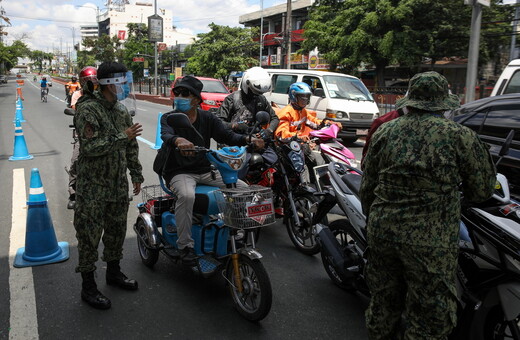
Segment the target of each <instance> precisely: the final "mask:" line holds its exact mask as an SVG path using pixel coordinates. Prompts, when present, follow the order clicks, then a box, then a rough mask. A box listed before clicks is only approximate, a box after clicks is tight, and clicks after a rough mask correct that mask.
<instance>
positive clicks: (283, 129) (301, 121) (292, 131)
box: [275, 104, 321, 138]
mask: <svg viewBox="0 0 520 340" xmlns="http://www.w3.org/2000/svg"><path fill="white" fill-rule="evenodd" d="M277 115H278V118H279V119H280V124H278V128H277V129H276V132H275V136H276V137H278V138H290V137H292V136H294V135H298V136H299V137H301V136H308V135H309V133H310V132H311V131H312V130H316V129H318V127H319V125H320V124H321V120H320V119H318V118H316V112H314V111H307V109H302V110H296V109H295V108H293V106H292V105H291V104H289V105H287V106H286V107H284V108H283V109H282V110H280V111H279V112H278V113H277Z"/></svg>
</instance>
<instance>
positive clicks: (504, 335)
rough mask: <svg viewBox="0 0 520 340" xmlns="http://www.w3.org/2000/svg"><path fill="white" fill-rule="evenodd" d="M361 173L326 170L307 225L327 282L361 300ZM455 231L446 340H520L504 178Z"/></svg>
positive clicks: (519, 253)
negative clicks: (453, 305) (453, 290)
mask: <svg viewBox="0 0 520 340" xmlns="http://www.w3.org/2000/svg"><path fill="white" fill-rule="evenodd" d="M512 138H513V134H512V133H510V134H509V136H508V138H507V139H506V143H504V145H503V147H502V149H501V150H500V153H499V155H500V159H499V161H498V162H500V160H501V159H502V157H503V156H504V155H506V154H507V151H508V149H509V145H510V144H511V140H512ZM498 162H497V164H498ZM353 172H357V174H355V173H353ZM360 175H362V173H361V171H359V170H357V169H355V168H352V167H350V166H348V165H346V164H343V163H335V162H332V163H330V164H329V165H328V171H327V172H322V173H321V178H320V181H321V182H322V183H323V186H324V187H325V188H327V189H326V190H325V191H324V193H323V194H321V195H322V197H321V201H320V203H319V205H318V211H317V212H316V214H315V216H314V220H313V223H314V224H315V226H316V232H317V234H318V236H317V240H318V242H319V243H320V244H321V246H322V250H321V257H322V261H323V265H324V267H325V271H326V272H327V274H328V275H329V277H330V279H331V280H332V281H333V282H334V283H335V284H336V285H337V286H339V287H340V288H342V289H345V290H350V291H356V290H357V291H359V292H361V293H363V294H365V295H367V296H368V295H369V291H368V288H367V286H366V282H365V277H364V267H365V264H366V260H365V258H364V252H365V250H366V249H367V239H366V217H365V216H364V214H363V212H362V210H361V203H360V200H359V197H358V194H359V187H360V184H361V176H360ZM336 203H337V204H338V206H339V207H340V208H341V210H342V211H343V212H344V214H345V218H343V219H339V220H336V221H334V222H332V223H330V224H329V225H328V226H326V225H324V224H323V223H318V221H320V218H322V217H323V216H325V215H326V214H327V213H328V212H329V211H330V209H331V208H332V207H333V206H335V205H336ZM460 230H461V231H460V241H459V249H460V252H459V260H458V268H457V290H458V324H457V327H456V328H455V330H454V331H453V333H452V335H451V336H450V339H457V340H459V339H461V340H464V339H466V340H474V339H476V340H499V339H500V340H502V339H516V340H520V329H519V322H520V203H519V202H515V201H513V200H512V199H511V198H510V195H509V185H508V182H507V179H506V178H505V177H504V176H503V175H501V174H498V175H497V186H496V191H495V193H494V195H493V197H492V198H490V199H489V200H488V201H486V202H484V203H481V204H478V205H465V204H463V207H462V219H461V229H460Z"/></svg>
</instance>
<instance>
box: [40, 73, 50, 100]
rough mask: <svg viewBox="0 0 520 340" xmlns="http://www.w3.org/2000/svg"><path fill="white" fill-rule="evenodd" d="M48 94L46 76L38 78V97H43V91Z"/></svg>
mask: <svg viewBox="0 0 520 340" xmlns="http://www.w3.org/2000/svg"><path fill="white" fill-rule="evenodd" d="M44 91H45V92H46V93H47V94H49V84H47V77H45V76H43V77H42V80H40V97H43V92H44Z"/></svg>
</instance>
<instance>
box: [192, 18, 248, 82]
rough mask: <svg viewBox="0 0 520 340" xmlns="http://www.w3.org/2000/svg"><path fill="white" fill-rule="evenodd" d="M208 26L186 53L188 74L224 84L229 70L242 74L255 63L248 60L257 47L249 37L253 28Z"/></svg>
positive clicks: (212, 24)
mask: <svg viewBox="0 0 520 340" xmlns="http://www.w3.org/2000/svg"><path fill="white" fill-rule="evenodd" d="M209 27H210V28H211V31H210V32H208V33H202V34H199V35H198V38H199V40H197V41H196V42H195V43H194V44H193V45H192V46H191V48H190V49H187V51H186V52H185V53H186V54H189V55H192V56H191V57H190V58H189V59H188V66H187V73H190V74H195V75H197V76H208V77H213V78H220V79H222V80H224V81H227V77H228V76H229V74H230V73H231V71H243V70H245V69H247V68H248V67H250V66H251V65H252V64H253V63H257V61H256V59H254V58H252V57H251V55H252V52H253V50H255V51H256V49H257V48H258V43H255V42H254V41H253V38H252V37H253V36H254V35H255V32H256V31H255V30H254V29H250V28H239V27H228V26H220V25H216V24H214V23H211V24H210V25H209ZM257 35H258V34H257Z"/></svg>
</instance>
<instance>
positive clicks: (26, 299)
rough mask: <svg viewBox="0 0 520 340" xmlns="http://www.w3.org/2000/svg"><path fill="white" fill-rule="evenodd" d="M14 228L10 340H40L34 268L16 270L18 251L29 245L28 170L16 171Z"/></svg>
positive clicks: (10, 266) (10, 281)
mask: <svg viewBox="0 0 520 340" xmlns="http://www.w3.org/2000/svg"><path fill="white" fill-rule="evenodd" d="M12 202H13V208H12V225H11V234H10V236H9V239H10V245H9V293H10V296H11V301H10V306H11V313H10V318H9V326H10V327H9V328H10V330H9V339H10V340H18V339H20V340H22V339H23V340H25V339H39V335H38V318H37V315H36V297H35V293H34V281H33V273H32V267H26V268H14V267H13V263H14V258H15V256H16V251H17V250H18V248H20V247H24V246H25V229H26V225H25V224H26V219H27V201H26V196H25V172H24V169H14V170H13V199H12Z"/></svg>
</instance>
